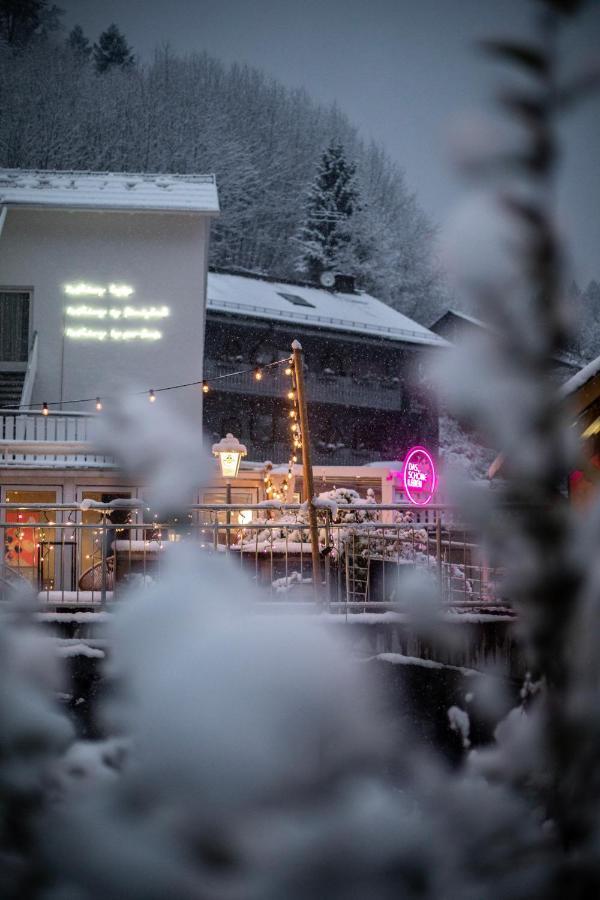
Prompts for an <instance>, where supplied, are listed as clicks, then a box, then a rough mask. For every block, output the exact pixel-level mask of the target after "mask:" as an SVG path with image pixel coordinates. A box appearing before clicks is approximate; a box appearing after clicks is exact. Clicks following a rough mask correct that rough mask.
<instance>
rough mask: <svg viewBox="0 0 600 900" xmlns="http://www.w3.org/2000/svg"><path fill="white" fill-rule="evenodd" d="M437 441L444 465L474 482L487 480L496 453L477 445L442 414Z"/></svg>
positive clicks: (450, 419) (468, 435)
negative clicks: (438, 441)
mask: <svg viewBox="0 0 600 900" xmlns="http://www.w3.org/2000/svg"><path fill="white" fill-rule="evenodd" d="M439 440H440V458H441V459H442V461H443V462H444V463H446V465H448V466H450V467H452V468H454V469H456V468H460V469H462V470H463V471H464V472H465V474H466V475H468V476H469V477H471V478H473V479H475V480H480V479H486V480H487V471H488V469H489V467H490V465H491V463H492V462H493V461H494V458H495V457H496V453H495V452H494V451H493V450H490V449H489V448H488V447H484V446H483V445H482V444H480V443H478V441H476V440H475V438H474V437H473V436H472V435H470V434H468V433H467V432H466V431H464V429H462V428H461V427H460V425H459V424H458V422H457V421H456V419H453V418H452V417H451V416H448V415H444V414H442V415H441V416H440V424H439Z"/></svg>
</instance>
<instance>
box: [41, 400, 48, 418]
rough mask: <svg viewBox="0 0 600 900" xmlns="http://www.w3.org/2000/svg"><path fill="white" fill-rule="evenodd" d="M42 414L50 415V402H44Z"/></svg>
mask: <svg viewBox="0 0 600 900" xmlns="http://www.w3.org/2000/svg"><path fill="white" fill-rule="evenodd" d="M42 415H43V416H47V415H48V404H47V403H42Z"/></svg>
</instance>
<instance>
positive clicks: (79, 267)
mask: <svg viewBox="0 0 600 900" xmlns="http://www.w3.org/2000/svg"><path fill="white" fill-rule="evenodd" d="M209 226H210V219H209V217H208V216H205V215H202V214H185V213H174V212H170V213H154V212H153V213H149V212H98V211H67V210H47V209H38V210H36V209H18V208H12V209H10V208H9V210H8V215H7V217H6V221H5V225H4V229H3V232H2V235H1V237H0V290H6V289H8V288H17V289H27V290H30V291H31V294H32V300H31V313H30V333H31V335H32V334H33V332H34V331H37V333H38V341H39V360H38V370H37V377H36V381H35V385H34V392H33V398H32V400H33V402H34V403H40V404H41V403H42V402H43V401H46V402H52V401H56V400H62V401H63V408H64V409H65V410H66V411H68V410H71V409H73V410H78V411H86V410H93V408H94V404H93V403H90V404H88V405H85V404H83V405H82V404H78V405H77V406H70V405H69V403H68V401H69V400H71V399H78V398H81V397H96V396H102V397H111V396H113V395H118V394H120V393H122V392H124V391H132V390H137V389H148V388H151V387H152V388H160V387H163V386H167V385H170V384H175V383H182V382H190V381H198V380H200V379H201V378H202V360H203V352H204V347H203V343H204V319H205V308H206V272H207V254H208V234H209ZM80 281H84V282H87V283H92V284H100V285H108V284H110V283H118V284H127V285H130V286H131V287H133V288H134V291H135V293H134V294H132V295H131V297H130V298H129V300H128V302H129V303H130V304H131V305H135V306H142V307H147V306H163V305H165V306H168V307H169V309H170V315H169V317H168V318H165V319H161V320H159V321H157V322H152V321H151V322H135V323H127V327H129V328H132V327H141V326H144V325H145V326H147V327H150V328H158V329H159V330H160V331H162V333H163V337H162V338H161V339H160V340H157V341H130V342H126V343H121V342H113V341H102V342H98V341H88V340H76V339H72V338H65V336H64V328H65V319H64V308H65V307H66V306H67V305H69V304H72V303H77V302H85V303H88V304H89V305H117V304H115V303H113V302H112V301H111V302H110V303H108V302H107V301H106V300H95V299H94V298H89V297H88V298H81V299H79V300H77V299H73V298H69V297H67V296H66V295H65V292H64V287H65V284H68V283H76V282H80ZM68 324H69V325H72V326H77V325H81V324H86V325H90V326H91V327H98V323H93V322H89V321H87V320H86V321H85V322H80V321H74V320H72V319H71V320H69V322H68ZM112 324H117V325H119V324H120V323H112ZM107 402H108V401H107ZM157 403H161V404H162V403H165V404H168V405H169V406H172V407H176V408H178V409H181V410H182V411H183V412H185V414H186V415H188V416H190V417H191V418H193V420H194V422H196V423H199V422H200V421H201V415H202V392H201V390H199V389H198V388H186V389H183V390H178V391H170V392H167V393H163V394H159V395H158V399H157ZM51 408H52V409H58V408H60V407H57V406H53V407H51Z"/></svg>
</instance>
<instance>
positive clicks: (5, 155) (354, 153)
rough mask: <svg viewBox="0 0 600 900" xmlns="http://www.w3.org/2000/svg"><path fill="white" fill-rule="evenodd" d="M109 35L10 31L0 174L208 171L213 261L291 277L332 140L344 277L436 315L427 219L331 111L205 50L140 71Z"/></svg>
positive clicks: (162, 51)
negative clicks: (340, 181) (340, 190)
mask: <svg viewBox="0 0 600 900" xmlns="http://www.w3.org/2000/svg"><path fill="white" fill-rule="evenodd" d="M3 5H6V4H5V3H4V4H3V3H0V30H2V20H1V7H2V6H3ZM42 7H43V8H46V7H47V4H42ZM49 11H50V10H48V9H46V12H49ZM107 32H110V34H108V36H107ZM107 32H105V33H104V34H103V35H102V37H101V39H100V41H99V43H97V44H94V46H92V43H91V41H90V40H89V39H88V38H87V36H86V35H84V34H83V32H82V31H81V29H74V30H73V31H72V32H71V33H70V34H69V35H67V34H66V33H65V32H64V31H63V30H61V28H60V14H58V18H56V17H55V21H54V22H52V23H51V25H50V27H43V23H42V26H40V27H38V29H37V31H34V33H33V34H32V35H30V36H25V37H23V38H21V39H20V40H15V39H14V38H13V39H12V40H9V39H7V34H6V28H4V34H3V35H2V36H3V37H4V41H3V45H2V47H1V49H0V104H1V108H2V115H1V117H0V165H2V166H10V167H21V168H42V169H90V170H96V171H133V172H182V173H186V172H214V173H215V174H216V176H217V179H218V185H219V194H220V200H221V206H222V210H223V213H222V216H221V218H220V219H219V221H218V222H217V223H216V225H215V228H214V233H213V240H212V263H213V264H214V265H218V266H235V267H239V268H240V269H243V270H249V271H253V272H262V273H268V274H271V275H277V276H280V277H291V278H294V277H295V278H298V277H302V274H301V267H299V257H300V256H301V255H302V248H301V242H299V236H300V235H301V232H302V228H303V226H305V224H306V215H307V204H308V203H309V200H310V193H311V185H313V182H314V179H315V177H316V176H317V173H318V169H319V164H320V162H322V159H323V154H324V152H325V151H326V149H327V147H329V146H331V145H332V144H333V145H334V146H338V147H341V148H342V150H343V154H344V156H345V159H346V160H347V164H348V166H350V167H351V169H352V171H353V172H354V188H353V190H354V191H355V203H354V206H353V214H352V216H351V217H350V218H349V220H348V222H347V223H346V224H347V226H348V228H349V229H350V232H351V234H350V237H351V242H350V245H351V246H350V245H349V246H350V249H352V248H353V252H351V253H350V258H349V259H348V254H347V265H348V267H351V268H352V269H353V271H351V272H346V273H344V274H352V275H355V276H356V277H357V278H358V283H359V285H360V286H362V287H363V288H365V289H367V290H370V291H372V292H373V293H375V294H376V295H377V296H379V297H381V298H382V299H384V300H386V301H387V302H388V303H390V304H392V305H393V306H395V307H397V308H399V309H401V310H402V311H404V312H406V313H407V314H409V315H412V316H414V317H415V318H417V319H419V320H420V321H423V322H431V321H432V320H433V319H434V318H435V316H436V313H437V312H438V311H441V309H442V308H443V307H444V301H443V296H442V294H443V291H442V287H441V281H440V277H439V273H438V272H437V271H436V266H435V263H434V260H433V258H432V241H433V237H434V229H433V227H432V225H431V223H430V222H429V221H428V220H427V218H426V216H425V215H424V213H423V211H422V210H421V209H420V207H419V205H418V202H417V200H416V198H415V196H414V194H413V193H411V191H410V190H409V189H408V187H407V184H406V181H405V178H404V175H403V173H402V171H401V170H400V169H399V167H398V166H397V165H395V163H394V162H393V161H392V160H391V159H390V158H389V156H388V155H387V154H386V153H385V151H384V150H383V149H382V147H380V146H378V145H376V144H375V143H372V142H368V141H365V140H363V139H362V137H361V136H360V134H359V132H358V130H357V129H356V128H355V127H354V126H353V125H352V124H351V122H350V121H349V120H348V118H347V117H346V116H345V115H344V114H343V112H341V111H340V109H339V108H338V107H336V106H330V107H326V106H323V105H320V104H318V103H316V102H315V101H313V100H312V99H311V98H310V97H309V96H308V95H307V94H306V92H305V91H303V90H292V89H288V88H286V87H284V86H282V85H281V84H280V83H278V82H277V81H276V80H274V79H273V78H271V77H269V76H267V75H265V74H264V73H262V72H261V71H259V70H257V69H255V68H251V67H249V66H246V65H237V64H236V65H231V66H227V65H224V64H223V63H222V62H220V61H219V60H217V59H215V58H212V57H211V56H209V55H208V54H206V53H197V54H192V55H187V56H181V55H178V54H175V53H174V52H173V51H172V50H171V49H169V48H168V47H167V46H162V47H160V48H158V49H157V50H156V52H155V55H154V58H153V60H152V61H151V62H149V63H147V64H146V63H141V62H138V61H136V59H135V56H134V53H133V52H132V48H130V47H129V45H128V44H127V42H126V39H125V37H124V36H123V35H121V33H120V32H119V31H118V29H117V28H116V27H113V26H111V29H107ZM101 42H103V45H102V46H101Z"/></svg>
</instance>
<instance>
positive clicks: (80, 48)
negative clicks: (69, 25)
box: [67, 25, 92, 62]
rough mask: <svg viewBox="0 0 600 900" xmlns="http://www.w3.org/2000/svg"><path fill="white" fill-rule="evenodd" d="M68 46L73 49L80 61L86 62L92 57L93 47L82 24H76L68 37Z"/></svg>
mask: <svg viewBox="0 0 600 900" xmlns="http://www.w3.org/2000/svg"><path fill="white" fill-rule="evenodd" d="M67 46H68V47H69V48H70V49H71V50H72V51H73V53H74V54H75V56H76V57H77V59H78V60H79V61H80V62H85V61H86V60H88V59H89V58H90V55H91V53H92V48H91V46H90V42H89V40H88V39H87V38H86V36H85V34H84V33H83V28H82V27H81V25H76V26H75V28H73V30H72V31H71V33H70V34H69V37H68V38H67Z"/></svg>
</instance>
